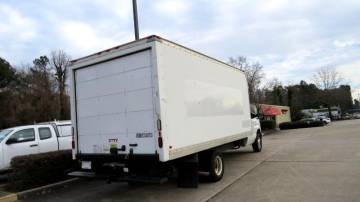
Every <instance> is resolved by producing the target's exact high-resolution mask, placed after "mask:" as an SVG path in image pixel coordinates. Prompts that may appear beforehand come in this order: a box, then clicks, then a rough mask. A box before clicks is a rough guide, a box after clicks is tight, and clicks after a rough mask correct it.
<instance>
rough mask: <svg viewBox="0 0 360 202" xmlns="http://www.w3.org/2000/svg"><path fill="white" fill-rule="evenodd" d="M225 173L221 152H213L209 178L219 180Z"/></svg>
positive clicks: (213, 180) (214, 180)
mask: <svg viewBox="0 0 360 202" xmlns="http://www.w3.org/2000/svg"><path fill="white" fill-rule="evenodd" d="M223 175H224V161H223V158H222V156H221V154H220V153H218V152H213V153H212V155H211V162H210V169H209V180H210V181H212V182H217V181H219V180H221V178H222V177H223Z"/></svg>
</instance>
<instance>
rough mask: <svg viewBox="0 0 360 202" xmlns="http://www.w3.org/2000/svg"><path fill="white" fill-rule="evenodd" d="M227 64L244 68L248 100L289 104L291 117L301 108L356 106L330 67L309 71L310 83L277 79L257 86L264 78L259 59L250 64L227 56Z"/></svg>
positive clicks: (347, 107)
mask: <svg viewBox="0 0 360 202" xmlns="http://www.w3.org/2000/svg"><path fill="white" fill-rule="evenodd" d="M229 64H231V65H233V66H235V67H237V68H239V69H240V70H242V71H244V73H245V75H246V78H247V81H248V86H249V96H250V102H251V103H253V104H255V105H258V104H272V105H285V106H289V107H290V110H291V116H292V119H293V120H299V119H301V118H303V117H302V116H303V115H302V113H301V110H302V109H317V108H320V107H323V108H330V107H332V106H339V107H340V108H341V110H342V111H343V112H346V111H348V110H349V109H352V108H353V107H356V104H357V103H358V102H359V101H358V100H354V102H355V105H353V100H352V96H351V87H350V85H345V84H341V83H342V81H343V79H342V77H341V75H340V74H339V73H338V72H337V71H336V70H335V68H333V67H331V66H324V67H321V68H319V69H318V70H317V71H316V72H314V74H313V78H312V80H311V81H310V83H308V82H306V81H300V83H299V84H292V85H283V84H282V83H281V82H280V81H279V80H278V79H277V78H274V79H272V80H271V81H269V82H267V83H266V84H264V83H263V84H264V85H260V84H261V83H262V82H263V80H264V77H265V74H264V72H263V66H262V65H261V64H260V63H259V62H255V63H250V62H249V61H248V60H247V58H246V57H243V56H240V57H237V58H230V59H229Z"/></svg>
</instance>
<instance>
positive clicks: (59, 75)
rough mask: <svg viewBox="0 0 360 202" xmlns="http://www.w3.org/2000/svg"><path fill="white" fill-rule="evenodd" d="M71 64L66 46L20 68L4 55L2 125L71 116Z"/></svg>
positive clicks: (0, 85)
mask: <svg viewBox="0 0 360 202" xmlns="http://www.w3.org/2000/svg"><path fill="white" fill-rule="evenodd" d="M69 64H70V57H69V56H68V55H67V54H66V53H65V52H64V51H62V50H58V51H52V52H51V53H50V55H49V56H46V55H44V56H40V57H38V58H35V59H34V60H33V62H32V64H29V65H23V66H21V67H17V68H15V67H13V66H11V65H10V63H9V62H8V61H6V60H5V59H3V58H0V106H1V108H0V129H2V128H8V127H12V126H16V125H23V124H33V123H39V122H46V121H52V120H55V119H56V120H67V119H70V102H69V94H68V92H67V91H68V90H67V78H68V74H67V71H68V67H69Z"/></svg>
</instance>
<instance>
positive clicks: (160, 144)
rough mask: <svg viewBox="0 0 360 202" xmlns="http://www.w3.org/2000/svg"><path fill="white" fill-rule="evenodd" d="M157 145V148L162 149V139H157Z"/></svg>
mask: <svg viewBox="0 0 360 202" xmlns="http://www.w3.org/2000/svg"><path fill="white" fill-rule="evenodd" d="M158 144H159V148H162V147H163V140H162V137H158Z"/></svg>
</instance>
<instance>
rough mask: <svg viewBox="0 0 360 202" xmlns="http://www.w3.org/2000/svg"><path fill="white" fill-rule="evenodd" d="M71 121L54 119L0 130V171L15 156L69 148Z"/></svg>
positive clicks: (7, 166) (5, 168)
mask: <svg viewBox="0 0 360 202" xmlns="http://www.w3.org/2000/svg"><path fill="white" fill-rule="evenodd" d="M71 140H72V138H71V122H70V121H60V122H58V121H56V122H49V123H42V124H37V125H28V126H18V127H14V128H8V129H4V130H2V131H0V171H5V170H8V169H10V162H11V159H12V158H14V157H15V156H22V155H28V154H38V153H45V152H50V151H57V150H70V149H71Z"/></svg>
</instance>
